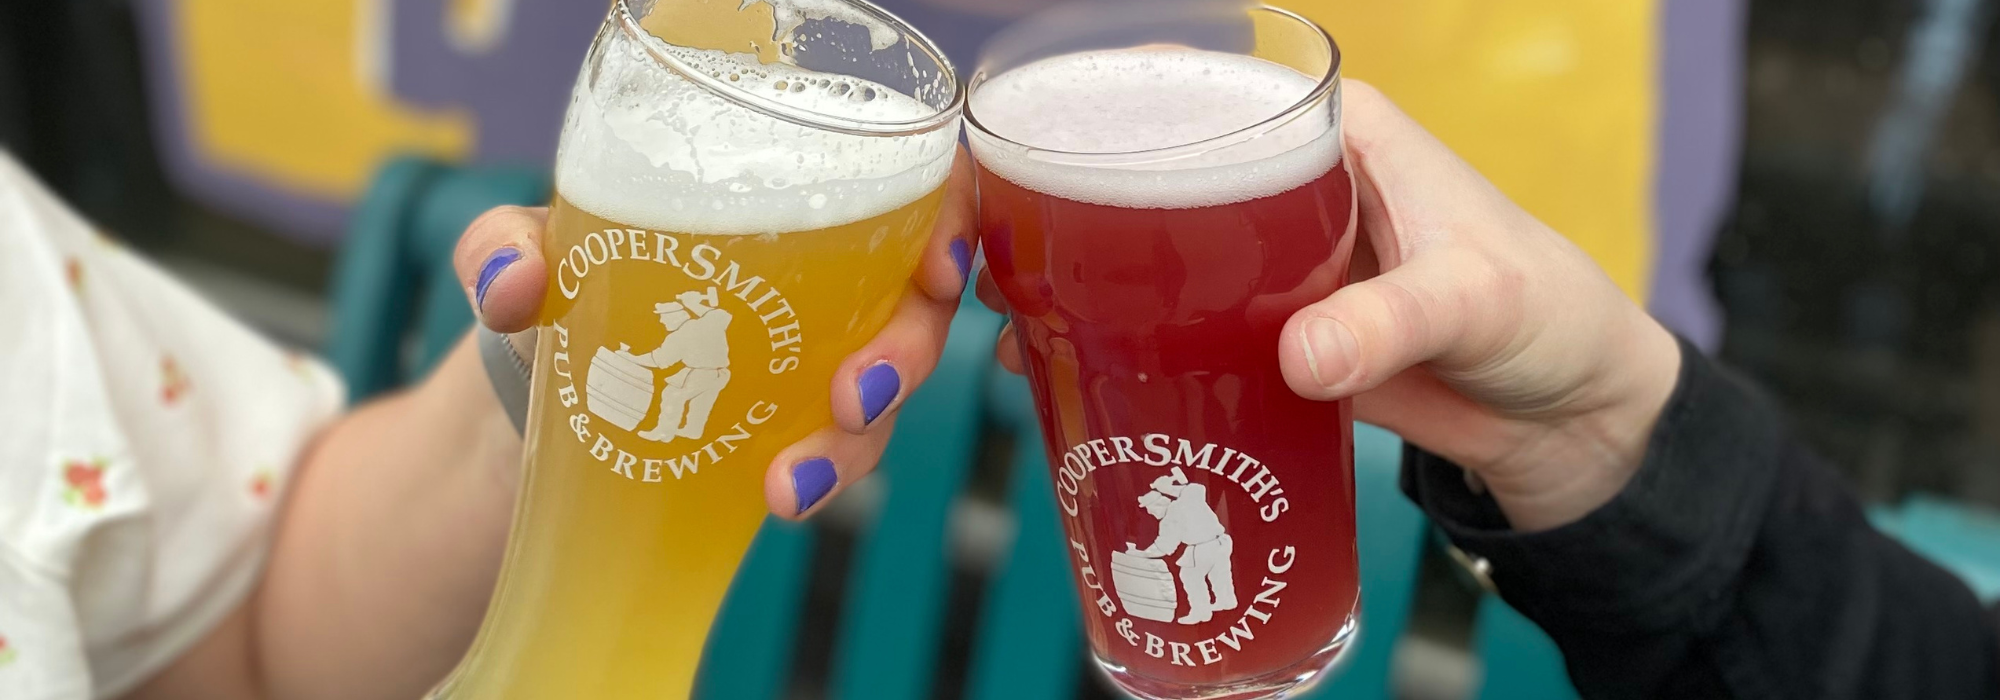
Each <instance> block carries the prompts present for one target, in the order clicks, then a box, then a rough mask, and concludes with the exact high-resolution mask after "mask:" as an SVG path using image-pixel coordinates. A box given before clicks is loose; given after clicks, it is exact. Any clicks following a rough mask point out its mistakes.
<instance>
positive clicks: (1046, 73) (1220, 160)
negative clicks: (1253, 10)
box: [970, 46, 1340, 209]
mask: <svg viewBox="0 0 2000 700" xmlns="http://www.w3.org/2000/svg"><path fill="white" fill-rule="evenodd" d="M1316 86H1317V81H1316V79H1315V78H1312V77H1310V76H1307V75H1305V74H1303V73H1300V72H1298V71H1296V70H1293V69H1292V68H1289V67H1286V66H1284V65H1280V64H1277V63H1272V62H1270V61H1266V60H1263V59H1260V58H1256V57H1253V56H1245V55H1241V54H1234V53H1222V52H1216V51H1205V50H1201V49H1194V48H1187V47H1180V46H1148V47H1139V48H1130V49H1116V50H1107V51H1088V52H1083V53H1074V54H1067V55H1062V56H1056V57H1053V58H1046V59H1042V60H1040V61H1037V62H1034V63H1030V64H1027V65H1024V66H1021V67H1018V68H1014V69H1012V70H1008V71H1006V72H1004V73H1001V74H999V75H997V76H994V77H992V78H990V79H989V80H987V81H986V82H985V83H983V84H981V85H980V86H979V89H978V90H977V91H975V92H974V94H973V96H972V102H971V112H972V113H973V115H974V118H975V119H976V120H977V122H978V124H979V126H980V127H981V128H982V129H984V131H985V132H986V133H981V130H980V129H974V130H971V138H970V140H971V143H972V147H973V149H974V151H975V152H976V153H977V155H978V156H979V163H980V166H981V167H984V168H986V169H988V170H991V171H993V172H994V173H996V174H998V175H1000V176H1001V177H1005V178H1007V179H1008V180H1009V181H1011V182H1013V183H1015V184H1018V185H1021V186H1022V187H1026V188H1029V189H1032V190H1035V191H1038V192H1042V193H1044V194H1049V195H1054V196H1057V197H1062V198H1065V199H1071V200H1076V201H1080V202H1088V203H1091V204H1102V205H1106V206H1117V207H1127V208H1134V209H1187V208H1194V207H1206V206H1217V205H1222V204H1231V203H1235V202H1241V201H1248V200H1251V199H1256V198H1259V197H1267V196H1270V195H1273V194H1277V193H1279V192H1284V191H1286V190H1289V189H1292V188H1295V187H1298V186H1300V185H1303V184H1305V183H1307V182H1309V181H1311V180H1312V179H1313V178H1316V177H1319V176H1320V175H1324V174H1325V173H1326V172H1327V171H1328V170H1330V169H1332V167H1333V166H1334V165H1335V164H1336V163H1338V162H1339V160H1340V148H1339V145H1340V143H1339V138H1340V136H1339V129H1338V128H1337V125H1336V124H1332V123H1330V122H1329V119H1331V118H1332V117H1331V115H1332V114H1334V113H1335V112H1336V111H1337V104H1338V97H1337V94H1338V93H1336V98H1335V99H1334V100H1332V101H1329V102H1321V103H1319V104H1316V105H1313V106H1311V107H1310V108H1309V109H1305V110H1300V111H1299V112H1298V113H1297V114H1291V115H1286V112H1287V110H1290V109H1292V108H1293V107H1295V106H1298V105H1299V104H1300V103H1301V102H1303V101H1305V100H1307V99H1308V98H1310V97H1311V96H1312V94H1313V92H1314V88H1315V87H1316ZM1280 115H1286V116H1287V117H1288V119H1287V120H1285V121H1282V122H1279V123H1276V124H1269V123H1267V122H1270V121H1271V120H1272V118H1273V117H1278V116H1280ZM1246 129H1250V130H1252V131H1251V132H1250V133H1242V132H1244V130H1246ZM995 136H998V137H999V138H1000V139H1004V140H1005V142H1003V141H1001V140H999V139H995V138H994V137H995ZM1225 137H1227V138H1225ZM1210 141H1214V142H1215V143H1205V142H1210ZM1006 142H1012V144H1009V143H1006ZM1191 145H1193V147H1189V146H1191ZM1023 146H1025V147H1026V148H1021V147H1023ZM1030 149H1034V150H1030ZM1163 149H1164V150H1163ZM1118 154H1125V155H1124V156H1119V155H1118Z"/></svg>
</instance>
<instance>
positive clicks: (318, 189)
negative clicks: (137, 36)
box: [175, 0, 490, 200]
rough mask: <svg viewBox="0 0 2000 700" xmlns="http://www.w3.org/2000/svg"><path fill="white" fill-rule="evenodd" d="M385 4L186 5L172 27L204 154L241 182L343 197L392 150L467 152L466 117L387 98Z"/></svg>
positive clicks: (265, 1)
mask: <svg viewBox="0 0 2000 700" xmlns="http://www.w3.org/2000/svg"><path fill="white" fill-rule="evenodd" d="M389 1H390V0H309V1H304V2H271V1H269V0H181V2H180V3H179V4H178V7H179V9H180V10H181V12H179V13H178V15H177V17H176V18H175V19H176V22H177V25H176V30H177V31H178V32H179V33H180V34H181V36H180V41H179V42H178V45H179V46H181V47H184V53H183V54H182V57H181V60H183V61H185V62H186V64H185V65H184V67H183V70H182V72H181V74H182V75H184V76H185V79H186V93H185V94H186V100H187V109H188V112H189V117H190V118H189V119H188V124H189V127H190V131H191V132H192V133H191V138H193V139H194V140H195V144H196V146H197V148H198V149H200V150H201V151H202V152H203V154H204V155H205V156H206V157H208V158H210V159H212V160H213V161H215V162H217V163H220V164H224V165H226V166H228V167H231V168H234V169H237V170H239V171H241V172H243V173H245V174H248V175H251V176H254V177H256V178H259V179H264V180H269V181H272V182H275V183H278V184H280V185H282V186H284V187H285V188H287V189H291V190H295V191H299V192H304V193H309V194H314V195H319V196H323V197H326V198H329V199H338V200H345V199H348V198H351V197H353V196H355V195H357V194H359V193H360V192H361V190H362V188H364V187H366V186H367V184H368V178H369V177H370V176H372V175H373V174H374V171H375V168H376V167H377V166H378V165H379V164H380V163H381V162H382V160H383V159H384V158H385V157H386V156H388V155H391V154H393V153H397V152H402V151H417V152H422V153H428V154H432V155H437V156H440V157H446V158H456V157H459V156H462V155H465V153H466V152H467V150H468V149H469V148H470V147H471V144H472V136H473V128H474V125H473V123H472V119H471V118H470V117H469V116H468V115H466V114H462V113H455V112H432V111H426V110H422V109H418V108H416V107H413V106H410V105H408V104H405V103H402V102H399V101H398V100H396V99H395V97H394V96H393V95H391V94H390V93H389V88H388V86H387V85H386V82H387V80H388V78H387V75H386V70H385V67H384V66H382V65H381V64H380V62H381V61H382V60H383V56H384V54H383V49H384V46H385V44H386V42H387V41H388V38H387V37H385V36H382V34H383V33H384V32H383V28H384V24H383V23H381V22H380V19H381V15H380V14H379V13H380V12H383V11H385V9H384V7H383V4H384V3H386V2H389ZM486 4H490V3H488V2H479V1H478V0H467V1H465V2H459V3H456V4H455V5H454V9H457V10H460V11H461V12H472V11H474V10H476V9H478V8H479V6H481V5H486ZM461 24H467V25H471V24H476V23H474V22H470V21H463V22H461Z"/></svg>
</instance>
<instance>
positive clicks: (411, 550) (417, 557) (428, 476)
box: [254, 338, 520, 700]
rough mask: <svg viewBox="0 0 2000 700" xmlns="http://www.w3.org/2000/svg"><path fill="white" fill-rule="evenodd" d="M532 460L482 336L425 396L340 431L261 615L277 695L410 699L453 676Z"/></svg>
mask: <svg viewBox="0 0 2000 700" xmlns="http://www.w3.org/2000/svg"><path fill="white" fill-rule="evenodd" d="M519 459H520V440H519V437H518V436H517V435H516V434H515V432H514V428H513V426H512V425H511V424H510V423H509V422H508V420H507V418H506V416H505V415H504V413H503V412H502V410H501V408H500V405H499V403H498V402H497V401H496V400H495V398H494V396H493V392H492V389H491V387H490V386H489V385H488V384H487V379H486V375H485V372H484V370H483V369H482V366H481V365H480V361H479V356H478V352H477V351H476V348H475V346H474V345H473V343H472V342H471V340H470V339H469V338H468V339H466V340H463V341H461V342H460V343H459V344H458V346H457V347H456V348H455V349H453V351H452V352H451V353H450V355H449V356H448V357H447V358H446V359H445V360H444V362H443V363H441V364H440V366H439V368H438V369H437V371H436V372H434V373H433V374H432V375H431V377H430V378H428V379H427V380H425V381H424V383H423V384H421V385H420V386H418V387H416V388H415V389H413V390H411V391H409V392H407V393H403V394H400V395H398V396H395V397H392V398H389V399H386V400H383V401H380V402H376V403H374V404H371V405H368V406H366V407H364V408H362V409H361V410H359V411H356V412H355V413H354V414H353V415H351V416H349V417H348V418H347V419H346V420H344V421H343V422H341V423H340V424H339V425H337V426H336V427H335V428H334V429H333V430H331V431H329V432H328V433H327V435H326V436H325V437H324V438H323V439H322V441H321V442H320V444H319V445H318V447H317V449H315V450H314V451H313V453H312V455H311V457H310V458H309V459H308V461H307V463H306V464H305V465H304V467H303V472H302V474H301V476H300V480H299V482H298V484H297V487H296V489H295V490H294V495H293V498H292V500H291V502H290V503H289V504H288V506H287V508H286V510H285V516H284V519H283V521H282V523H281V524H280V527H279V529H278V539H277V542H276V544H275V547H274V552H273V555H272V558H271V564H270V570H269V571H268V572H267V574H266V578H265V582H264V585H263V587H262V590H261V591H260V594H259V598H258V603H257V607H256V612H255V615H254V618H255V622H254V624H255V628H256V638H257V641H258V644H257V656H258V658H259V663H258V668H259V670H260V672H261V675H262V676H263V678H264V679H265V683H266V685H267V686H268V687H269V688H270V689H271V690H272V691H273V696H274V697H279V698H285V699H287V700H291V699H294V698H297V699H307V698H330V699H332V698H338V699H341V700H359V699H365V698H385V699H386V698H395V699H397V700H403V699H407V698H413V697H417V696H419V695H421V694H422V693H423V692H424V691H425V690H427V689H428V688H429V686H430V685H431V684H433V683H435V682H436V681H437V680H438V679H439V678H440V677H441V676H442V675H443V674H444V673H446V672H447V671H449V670H450V668H451V666H452V665H453V664H454V663H456V662H457V661H458V659H459V657H460V656H461V655H462V654H463V653H464V651H465V649H466V647H467V646H468V645H469V644H470V643H471V640H472V635H473V634H474V632H475V631H477V629H478V625H479V620H480V617H481V616H482V615H483V614H484V612H485V609H486V602H487V599H488V598H489V597H490V595H491V593H492V587H493V582H494V579H495V577H496V576H497V574H498V572H499V567H500V557H501V553H502V549H503V546H504V543H505V541H506V535H507V524H508V521H509V518H510V515H511V512H512V507H513V502H514V493H515V490H516V483H517V482H516V479H517V474H518V472H517V465H518V462H519Z"/></svg>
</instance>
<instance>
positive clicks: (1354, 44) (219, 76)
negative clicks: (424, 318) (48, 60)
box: [135, 0, 1742, 345]
mask: <svg viewBox="0 0 2000 700" xmlns="http://www.w3.org/2000/svg"><path fill="white" fill-rule="evenodd" d="M712 1H715V2H733V1H734V0H712ZM883 4H884V5H885V6H886V7H888V8H889V9H890V10H892V11H895V12H897V13H899V14H901V15H903V16H904V17H906V18H907V19H909V20H910V21H911V22H912V23H914V24H915V25H916V26H919V27H923V28H926V29H927V30H928V31H929V32H931V33H932V34H934V35H935V38H936V39H937V40H938V41H939V42H940V43H942V44H943V45H944V46H945V47H947V51H948V52H949V53H951V54H952V58H953V59H954V60H955V61H956V62H957V63H958V64H959V65H960V66H961V67H963V68H965V69H966V70H967V71H968V72H969V71H970V70H971V69H972V68H973V67H974V61H975V60H976V57H977V52H978V49H979V46H980V44H981V43H982V42H983V41H984V40H985V38H986V37H987V36H989V35H991V34H992V33H993V32H994V31H997V30H998V29H999V28H1000V27H1002V26H1004V25H1005V24H1006V23H1007V22H1008V21H1009V20H1011V19H1012V18H1013V17H1016V16H1019V15H1021V14H1025V13H1027V12H1030V11H1033V10H1035V9H1039V8H1040V7H1042V6H1045V5H1048V4H1050V2H1049V1H1048V0H1018V1H1016V2H982V1H977V0H886V1H885V2H884V3H883ZM601 5H602V3H598V2H577V1H575V0H322V1H320V2H308V3H270V2H263V1H262V0H158V1H156V2H143V3H138V4H136V5H135V7H136V9H137V10H138V11H139V15H140V25H139V28H140V34H141V38H142V39H143V42H142V43H143V45H144V48H145V56H146V58H147V59H148V60H147V61H146V62H145V65H146V70H145V74H144V76H145V79H146V81H147V83H148V86H149V88H150V92H151V97H152V102H153V114H154V115H155V119H154V120H153V128H154V129H155V130H156V132H157V136H158V144H159V147H160V153H161V156H162V161H163V163H164V165H165V167H166V172H167V173H168V175H169V176H170V177H171V180H172V182H173V184H174V185H175V186H176V187H177V188H178V189H179V190H181V192H183V193H184V194H186V195H188V196H191V197H194V198H197V199H199V200H201V201H202V202H204V203H205V204H207V205H209V206H211V207H214V208H216V209H218V210H221V211H224V212H228V213H230V214H232V215H234V216H237V217H239V218H242V219H245V220H248V221H251V222H253V223H256V224H259V225H262V226H265V227H268V228H270V229H271V230H273V231H275V232H277V233H279V234H280V235H284V236H288V237H292V238H294V239H297V240H299V241H302V242H306V243H309V244H313V245H330V244H332V243H334V242H335V241H337V239H338V236H339V235H340V230H341V225H342V223H343V222H344V220H345V218H344V217H345V215H346V213H347V211H348V207H349V206H350V205H351V204H352V202H353V201H354V200H355V198H356V197H358V196H359V195H360V193H361V192H362V190H363V189H364V188H365V187H366V184H367V180H368V178H369V177H370V176H371V175H372V174H373V173H374V171H375V169H376V168H377V167H378V166H379V164H380V163H382V162H384V161H385V160H386V159H387V158H389V157H390V156H393V155H396V154H400V153H416V154H423V155H430V156H435V157H439V158H443V159H446V160H449V161H454V162H461V163H481V164H483V163H519V164H536V165H541V164H546V163H547V162H548V161H549V159H550V158H551V157H552V156H553V153H554V148H555V135H556V133H557V131H558V127H559V126H560V124H561V119H562V110H563V109H564V108H565V107H566V106H567V103H568V100H567V96H568V87H569V84H570V82H571V81H572V80H573V79H574V77H575V73H576V69H575V67H576V66H577V65H579V64H580V62H581V58H582V53H583V50H584V48H585V47H586V46H587V45H588V43H589V38H590V35H591V32H592V31H593V29H594V28H595V26H596V24H597V22H598V20H599V19H600V18H601V11H602V7H601ZM1289 5H1290V6H1291V7H1292V8H1293V9H1296V10H1299V11H1301V12H1303V13H1305V14H1307V15H1308V16H1310V17H1312V18H1313V19H1315V20H1317V21H1319V22H1320V23H1322V24H1323V25H1325V26H1326V27H1328V28H1329V29H1330V30H1331V31H1332V32H1333V33H1334V35H1335V36H1336V37H1337V39H1338V40H1339V41H1340V43H1341V45H1342V47H1343V49H1344V51H1345V59H1346V65H1345V66H1344V72H1345V74H1346V75H1347V76H1349V77H1356V78H1361V79H1364V80H1368V81H1370V82H1373V83H1375V84H1376V85H1377V86H1379V87H1381V88H1382V89H1383V90H1384V91H1385V92H1387V93H1388V94H1389V95H1390V96H1392V97H1393V98H1395V99H1396V100H1397V101H1398V102H1399V103H1400V104H1401V105H1402V106H1403V107H1404V108H1405V109H1407V110H1409V111H1410V113H1411V114H1412V115H1414V116H1415V117H1416V118H1417V119H1418V120H1420V121H1422V122H1423V123H1424V124H1425V125H1426V126H1428V127H1429V128H1430V129H1431V130H1432V131H1434V132H1436V133H1437V134H1438V136H1439V137H1440V138H1442V139H1444V140H1445V141H1446V142H1447V143H1449V144H1450V145H1451V146H1452V147H1453V148H1455V149H1456V150H1458V151H1459V152H1460V153H1461V154H1463V155H1464V156H1465V157H1466V159H1467V160H1469V161H1471V163H1472V164H1473V165H1474V166H1475V167H1477V168H1479V169H1480V170H1481V171H1482V172H1484V173H1486V175H1487V176H1488V177H1490V178H1492V179H1493V180H1494V182H1495V183H1497V184H1498V185H1499V186H1500V187H1501V189H1502V190H1504V191H1505V192H1507V193H1508V194H1509V195H1510V196H1512V197H1513V198H1514V199H1516V200H1517V201H1519V202H1521V204H1522V205H1523V206H1525V207H1526V208H1528V210H1529V211H1531V212H1533V213H1534V214H1536V215H1537V216H1539V217H1541V218H1542V219H1543V220H1544V221H1546V222H1548V223H1549V224H1550V225H1551V226H1553V227H1555V228H1556V229H1557V230H1559V231H1563V232H1564V233H1566V234H1568V235H1569V236H1571V238H1572V239H1573V240H1575V241H1576V242H1577V244H1578V245H1580V246H1582V247H1583V248H1584V249H1585V250H1587V251H1589V252H1590V254H1591V255H1592V256H1594V257H1595V258H1596V259H1597V260H1598V261H1599V262H1600V263H1601V264H1602V265H1603V266H1604V268H1605V269H1606V271H1607V272H1609V273H1610V274H1611V276H1612V278H1613V279H1614V280H1616V281H1617V282H1618V284H1619V285H1620V286H1621V287H1622V288H1624V289H1625V290H1626V291H1627V293H1629V294H1631V295H1632V296H1633V297H1634V298H1636V299H1641V300H1647V299H1651V300H1653V302H1654V306H1655V307H1656V309H1657V311H1658V312H1659V313H1660V315H1661V316H1662V317H1663V318H1665V319H1666V320H1667V321H1668V322H1669V323H1670V324H1671V325H1673V326H1675V327H1676V329H1677V330H1680V331H1682V332H1683V333H1686V334H1689V335H1691V336H1694V337H1695V338H1696V339H1697V340H1698V341H1699V342H1701V343H1703V344H1704V345H1712V344H1713V342H1714V340H1715V338H1716V335H1717V332H1718V329H1719V325H1718V322H1717V320H1716V318H1715V314H1714V309H1713V303H1712V302H1711V301H1710V300H1709V295H1708V294H1707V293H1706V291H1705V290H1706V287H1705V286H1704V285H1703V284H1701V280H1702V274H1701V273H1702V270H1701V263H1702V261H1703V260H1704V259H1705V257H1706V252H1707V250H1708V241H1709V238H1710V233H1711V232H1712V231H1713V229H1714V226H1715V223H1716V221H1717V219H1718V217H1719V216H1720V215H1721V213H1722V208H1723V206H1724V204H1725V202H1726V201H1727V195H1728V193H1729V192H1730V191H1731V190H1732V189H1733V174H1734V172H1735V168H1734V163H1735V159H1734V155H1735V146H1736V122H1737V119H1738V117H1737V115H1738V113H1739V112H1740V110H1739V109H1738V107H1739V103H1740V100H1739V99H1738V98H1737V95H1738V93H1739V90H1738V86H1739V81H1738V80H1737V78H1736V76H1737V74H1738V73H1739V72H1740V70H1739V65H1740V60H1739V56H1740V47H1741V45H1742V42H1741V39H1740V37H1741V31H1740V28H1741V16H1742V11H1741V7H1740V4H1739V3H1738V2H1737V1H1736V0H1671V1H1668V0H1657V1H1656V0H1646V1H1635V2H1617V3H1584V2H1574V1H1573V0H1515V1H1512V2H1507V3H1491V2H1486V1H1484V0H1423V1H1421V2H1398V3H1381V2H1369V1H1366V0H1294V1H1293V2H1291V3H1289ZM1670 59H1671V60H1670Z"/></svg>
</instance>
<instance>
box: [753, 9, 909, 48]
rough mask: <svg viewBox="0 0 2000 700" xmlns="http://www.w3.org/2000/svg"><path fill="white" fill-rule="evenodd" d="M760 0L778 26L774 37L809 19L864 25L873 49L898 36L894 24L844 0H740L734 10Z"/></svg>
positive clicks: (787, 33) (786, 35)
mask: <svg viewBox="0 0 2000 700" xmlns="http://www.w3.org/2000/svg"><path fill="white" fill-rule="evenodd" d="M760 2H761V3H764V4H766V5H770V6H771V14H772V16H773V17H774V18H776V19H777V25H778V27H777V31H776V32H775V33H773V36H774V37H777V38H779V39H780V40H784V39H789V38H791V36H792V32H794V31H797V30H798V28H799V25H801V24H805V21H806V20H809V19H818V20H836V21H840V22H846V23H848V24H852V25H856V26H860V27H862V28H865V29H867V30H868V43H869V44H870V45H872V46H874V47H875V50H876V51H881V50H882V49H886V48H889V47H891V46H894V45H896V39H898V38H900V37H899V35H897V34H896V28H895V27H891V26H889V23H888V22H884V21H882V20H880V19H877V18H876V17H875V16H874V15H871V14H868V13H866V12H863V11H861V9H860V8H858V7H856V6H855V5H854V4H853V3H851V2H848V1H847V0H743V4H741V5H738V6H736V9H737V10H738V11H742V10H745V9H748V8H749V7H750V6H751V5H755V4H757V3H760Z"/></svg>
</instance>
